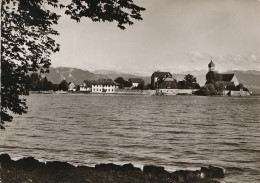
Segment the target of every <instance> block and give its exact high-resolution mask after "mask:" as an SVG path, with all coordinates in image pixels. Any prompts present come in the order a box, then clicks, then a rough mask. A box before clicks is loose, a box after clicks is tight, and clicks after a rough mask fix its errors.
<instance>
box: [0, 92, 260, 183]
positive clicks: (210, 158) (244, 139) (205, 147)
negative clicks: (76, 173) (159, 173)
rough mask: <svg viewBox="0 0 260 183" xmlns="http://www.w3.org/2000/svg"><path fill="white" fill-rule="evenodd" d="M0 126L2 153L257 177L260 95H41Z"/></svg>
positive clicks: (233, 177)
mask: <svg viewBox="0 0 260 183" xmlns="http://www.w3.org/2000/svg"><path fill="white" fill-rule="evenodd" d="M27 101H28V106H29V111H28V113H27V114H26V115H22V116H18V117H16V118H15V119H14V121H13V122H12V123H8V124H6V125H5V127H6V130H5V131H0V152H1V153H8V154H9V155H11V157H12V158H14V159H18V158H21V157H24V156H33V157H35V158H36V159H39V160H41V161H50V160H60V161H68V162H70V163H72V164H75V165H78V164H80V165H89V166H94V165H95V164H98V163H108V162H112V163H116V164H125V163H133V164H134V165H135V166H138V167H142V166H143V165H147V164H153V165H160V166H164V167H165V169H166V170H169V171H173V170H179V169H199V168H200V167H201V166H207V165H216V166H221V167H224V168H225V169H226V173H227V174H226V177H225V178H224V179H222V180H220V181H221V182H223V183H227V182H232V183H233V182H240V183H244V182H260V115H259V114H260V97H254V96H251V97H246V98H245V97H199V96H122V95H84V94H82V95H80V94H79V95H69V94H68V95H57V94H56V95H55V94H52V95H42V94H32V95H30V96H29V97H27Z"/></svg>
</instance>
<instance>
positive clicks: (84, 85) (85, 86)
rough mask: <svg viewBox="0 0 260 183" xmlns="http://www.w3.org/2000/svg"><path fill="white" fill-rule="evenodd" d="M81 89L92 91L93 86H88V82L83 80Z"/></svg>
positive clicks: (82, 90)
mask: <svg viewBox="0 0 260 183" xmlns="http://www.w3.org/2000/svg"><path fill="white" fill-rule="evenodd" d="M79 91H81V92H91V87H90V85H89V86H88V84H87V83H86V82H83V83H82V85H80V88H79Z"/></svg>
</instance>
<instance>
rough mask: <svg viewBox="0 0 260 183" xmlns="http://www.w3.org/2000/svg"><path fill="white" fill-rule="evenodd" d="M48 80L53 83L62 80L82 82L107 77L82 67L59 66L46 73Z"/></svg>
mask: <svg viewBox="0 0 260 183" xmlns="http://www.w3.org/2000/svg"><path fill="white" fill-rule="evenodd" d="M45 75H46V77H47V78H48V80H50V81H51V82H53V83H56V84H57V83H60V82H61V81H62V80H64V79H65V80H66V81H68V82H73V83H75V84H81V83H82V82H83V81H84V80H91V81H93V80H97V79H104V78H107V77H106V76H104V75H101V74H94V73H92V72H89V71H84V70H81V69H75V68H70V67H57V68H52V67H51V68H50V73H47V74H45Z"/></svg>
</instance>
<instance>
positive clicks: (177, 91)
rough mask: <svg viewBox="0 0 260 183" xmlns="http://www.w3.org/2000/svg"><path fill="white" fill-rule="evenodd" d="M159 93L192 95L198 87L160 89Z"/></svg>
mask: <svg viewBox="0 0 260 183" xmlns="http://www.w3.org/2000/svg"><path fill="white" fill-rule="evenodd" d="M158 91H159V94H164V95H180V94H181V95H185V94H186V95H191V94H193V93H194V92H195V91H197V89H159V90H158Z"/></svg>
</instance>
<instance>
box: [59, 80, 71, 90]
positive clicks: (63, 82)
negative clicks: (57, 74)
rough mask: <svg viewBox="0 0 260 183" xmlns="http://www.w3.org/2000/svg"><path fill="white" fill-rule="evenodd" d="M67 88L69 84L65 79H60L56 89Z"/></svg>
mask: <svg viewBox="0 0 260 183" xmlns="http://www.w3.org/2000/svg"><path fill="white" fill-rule="evenodd" d="M68 89H69V84H68V82H67V81H66V80H62V81H61V82H60V84H59V85H58V90H63V91H67V90H68Z"/></svg>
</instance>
